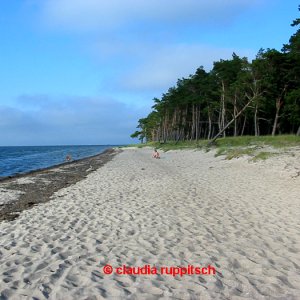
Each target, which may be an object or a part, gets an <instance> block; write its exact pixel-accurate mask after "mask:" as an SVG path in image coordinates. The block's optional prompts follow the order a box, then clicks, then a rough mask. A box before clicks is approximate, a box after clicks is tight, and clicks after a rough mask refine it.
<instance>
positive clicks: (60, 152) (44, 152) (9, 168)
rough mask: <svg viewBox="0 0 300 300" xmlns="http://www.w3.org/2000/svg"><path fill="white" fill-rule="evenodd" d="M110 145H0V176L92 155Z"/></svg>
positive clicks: (25, 171)
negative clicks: (69, 157) (70, 158)
mask: <svg viewBox="0 0 300 300" xmlns="http://www.w3.org/2000/svg"><path fill="white" fill-rule="evenodd" d="M111 147H112V146H26V147H0V177H4V176H11V175H15V174H20V173H27V172H29V171H33V170H37V169H42V168H47V167H51V166H54V165H58V164H61V163H63V162H65V159H66V156H67V155H71V157H72V159H73V160H78V159H80V158H84V157H89V156H93V155H96V154H99V153H101V152H103V151H104V150H105V149H108V148H111Z"/></svg>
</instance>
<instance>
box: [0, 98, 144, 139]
mask: <svg viewBox="0 0 300 300" xmlns="http://www.w3.org/2000/svg"><path fill="white" fill-rule="evenodd" d="M46 98H47V101H44V100H45V99H46ZM40 100H41V101H40ZM16 104H19V107H18V106H17V105H16V106H15V107H14V108H12V107H8V106H1V107H0V114H1V115H2V116H3V117H2V118H1V120H0V143H2V144H3V145H34V144H35V145H54V144H116V143H129V142H130V141H131V139H130V134H131V133H132V132H133V131H134V130H135V127H136V123H137V117H142V116H144V115H145V114H146V113H147V111H146V109H137V108H136V107H135V106H132V105H131V106H130V105H125V104H123V103H120V102H118V101H116V100H114V99H103V98H102V99H101V98H91V97H76V98H74V97H63V98H61V97H58V98H52V97H49V96H45V95H44V96H42V97H41V96H39V95H22V96H20V97H19V99H18V101H17V103H16ZM29 107H32V108H33V109H30V108H29Z"/></svg>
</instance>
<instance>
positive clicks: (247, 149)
mask: <svg viewBox="0 0 300 300" xmlns="http://www.w3.org/2000/svg"><path fill="white" fill-rule="evenodd" d="M208 143H209V140H198V141H195V140H192V141H190V140H189V141H179V142H176V141H167V142H165V143H159V142H148V143H143V144H132V145H128V146H130V147H137V148H143V147H153V148H157V149H161V150H162V151H164V152H166V151H169V150H181V149H201V150H205V151H210V150H211V149H216V154H215V156H221V155H223V156H225V158H226V159H229V160H230V159H233V158H239V157H242V156H245V155H247V156H250V157H252V160H253V161H257V160H265V159H267V158H269V157H271V156H273V155H276V153H274V151H276V150H280V149H285V148H290V147H295V146H300V136H296V135H277V136H239V137H225V138H219V139H218V140H217V141H216V142H215V143H214V145H212V146H209V145H208ZM266 147H268V148H270V149H269V150H268V151H265V150H264V151H260V150H262V148H266ZM271 149H274V151H272V150H271Z"/></svg>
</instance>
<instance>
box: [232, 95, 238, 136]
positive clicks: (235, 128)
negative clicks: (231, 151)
mask: <svg viewBox="0 0 300 300" xmlns="http://www.w3.org/2000/svg"><path fill="white" fill-rule="evenodd" d="M236 98H237V96H236V93H235V95H234V103H233V117H234V136H237V135H238V134H237V118H236V114H237V112H238V111H237V107H236V103H237V99H236Z"/></svg>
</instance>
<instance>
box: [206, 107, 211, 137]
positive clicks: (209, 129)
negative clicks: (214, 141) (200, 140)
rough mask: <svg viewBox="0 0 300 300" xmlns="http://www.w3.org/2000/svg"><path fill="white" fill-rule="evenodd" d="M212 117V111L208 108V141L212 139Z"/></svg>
mask: <svg viewBox="0 0 300 300" xmlns="http://www.w3.org/2000/svg"><path fill="white" fill-rule="evenodd" d="M211 133H212V132H211V117H210V111H209V108H208V135H207V139H208V140H209V139H210V137H211Z"/></svg>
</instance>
